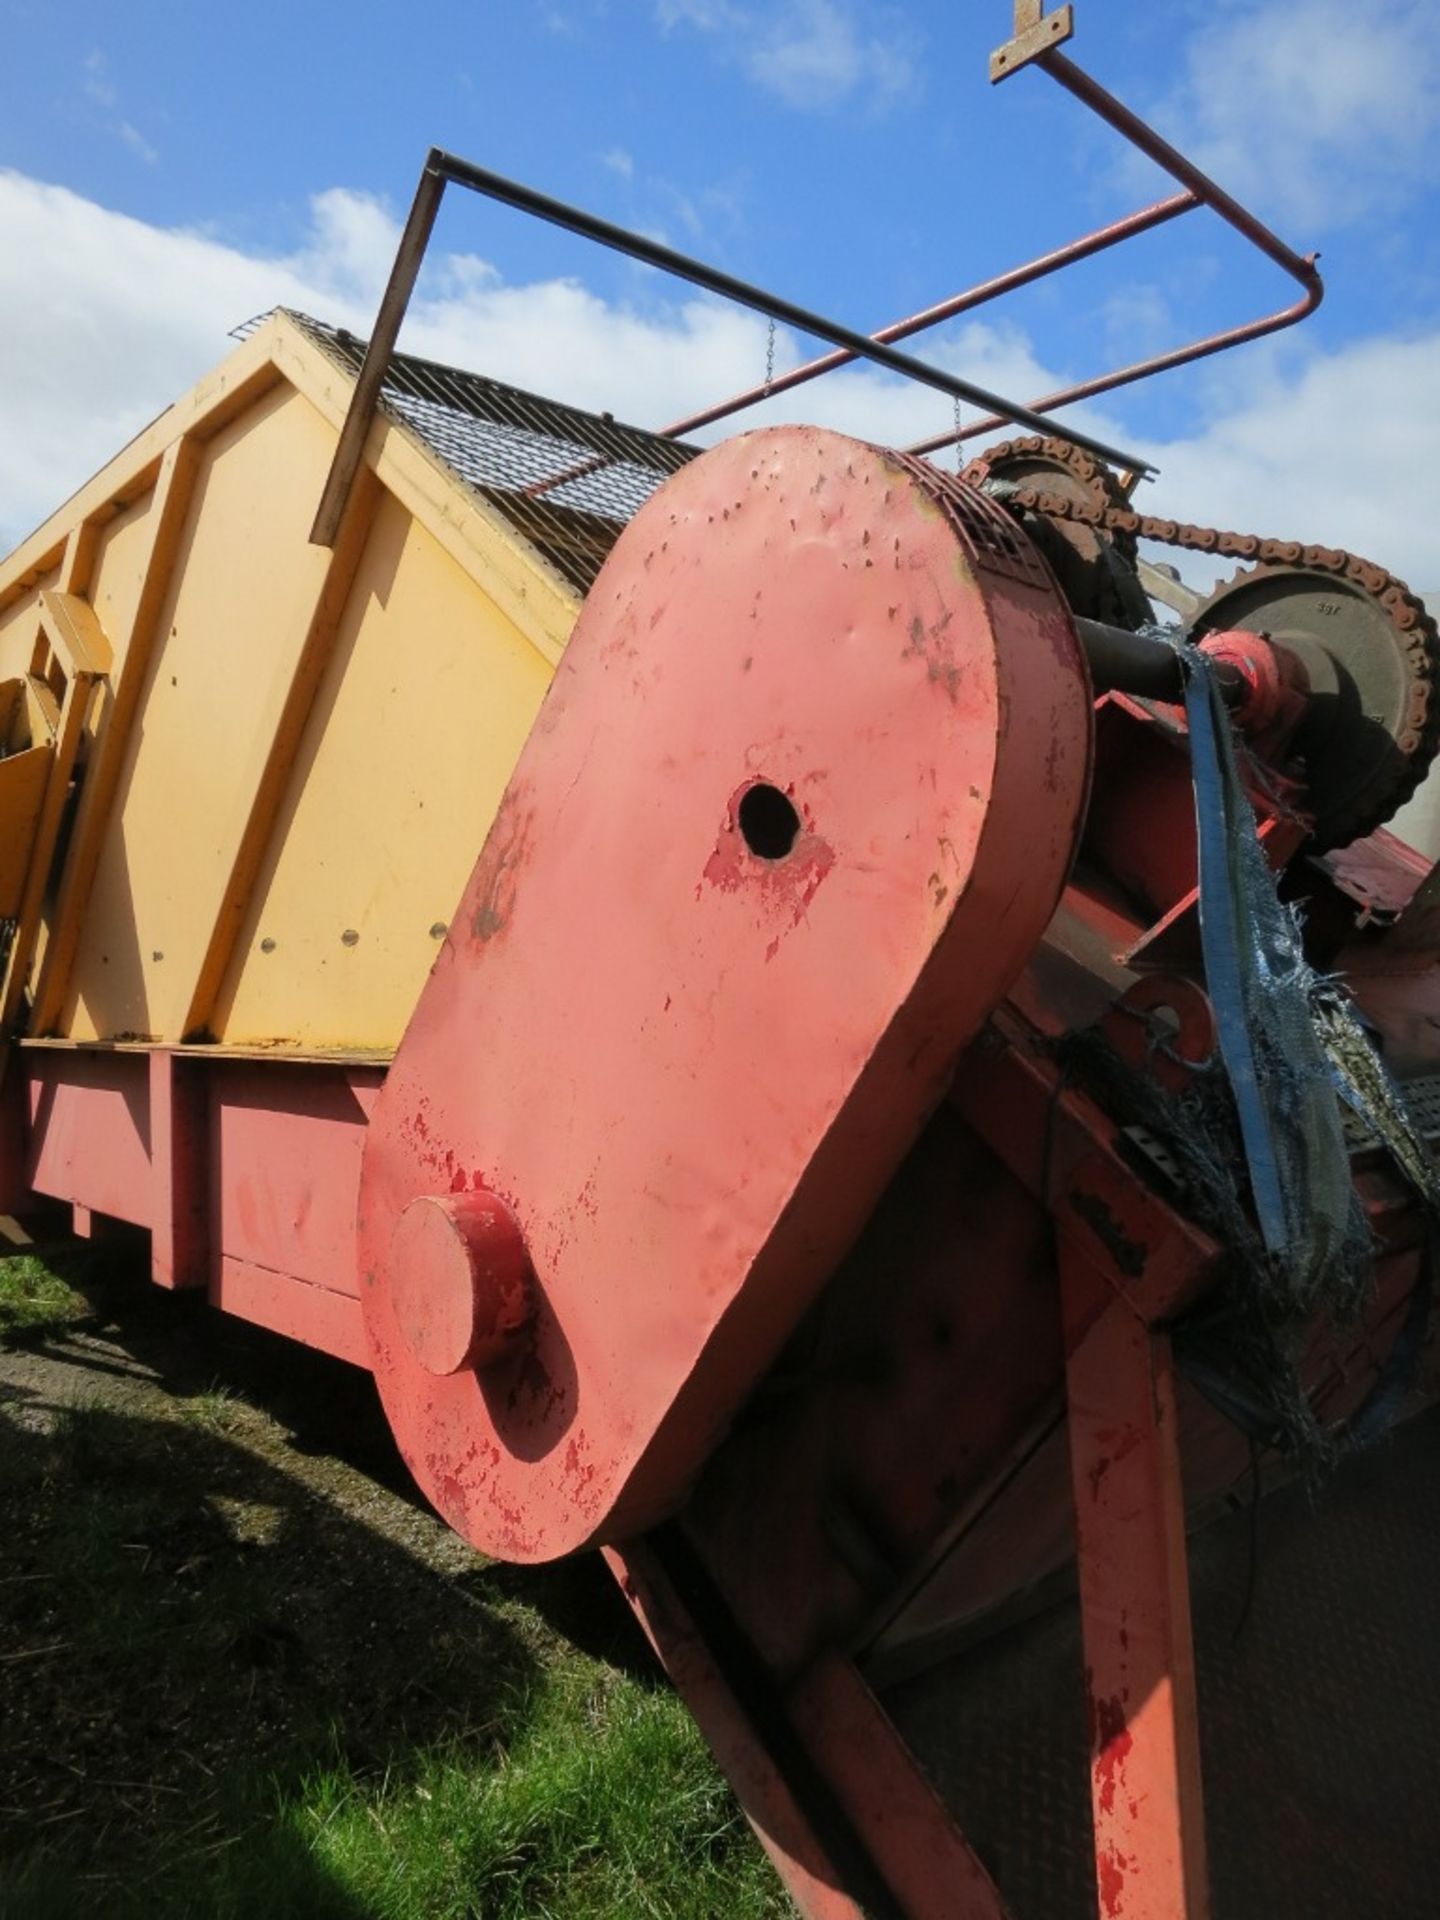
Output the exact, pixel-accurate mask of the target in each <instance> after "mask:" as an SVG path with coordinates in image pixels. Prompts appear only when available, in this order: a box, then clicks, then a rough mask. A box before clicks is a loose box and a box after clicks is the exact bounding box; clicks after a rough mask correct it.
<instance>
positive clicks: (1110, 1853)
mask: <svg viewBox="0 0 1440 1920" xmlns="http://www.w3.org/2000/svg"><path fill="white" fill-rule="evenodd" d="M1127 1865H1128V1862H1127V1861H1126V1859H1125V1856H1124V1854H1123V1853H1121V1851H1120V1849H1119V1848H1118V1847H1116V1846H1107V1847H1102V1848H1101V1849H1100V1851H1099V1853H1097V1855H1096V1857H1095V1876H1096V1881H1097V1883H1098V1885H1099V1889H1100V1910H1101V1912H1102V1913H1106V1914H1109V1915H1110V1916H1111V1920H1115V1917H1116V1916H1118V1915H1119V1914H1120V1913H1121V1912H1122V1911H1123V1902H1124V1899H1125V1869H1126V1867H1127Z"/></svg>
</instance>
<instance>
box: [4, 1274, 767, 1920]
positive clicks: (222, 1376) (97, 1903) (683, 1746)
mask: <svg viewBox="0 0 1440 1920" xmlns="http://www.w3.org/2000/svg"><path fill="white" fill-rule="evenodd" d="M85 1287H86V1296H87V1299H88V1302H89V1304H88V1307H87V1308H86V1309H85V1310H84V1312H83V1313H82V1315H81V1316H80V1317H79V1318H75V1317H72V1318H69V1319H62V1320H59V1321H57V1322H56V1323H54V1324H52V1325H51V1326H49V1327H48V1328H46V1329H44V1330H43V1331H41V1330H37V1328H36V1326H35V1324H34V1323H32V1325H31V1326H30V1328H29V1329H27V1331H26V1333H25V1335H24V1338H25V1339H26V1341H27V1342H28V1343H29V1344H30V1345H31V1346H32V1347H38V1348H39V1349H40V1356H39V1357H41V1358H44V1357H48V1358H53V1359H55V1360H57V1361H61V1362H63V1363H64V1366H65V1367H66V1368H67V1369H70V1370H71V1371H70V1372H69V1373H68V1374H67V1376H66V1378H67V1380H68V1381H69V1383H70V1385H69V1389H68V1390H69V1392H70V1393H71V1394H72V1395H73V1394H74V1393H75V1392H76V1391H77V1387H76V1384H75V1383H77V1382H78V1383H79V1386H78V1392H79V1394H80V1396H81V1398H80V1399H79V1400H78V1402H77V1403H73V1404H63V1403H62V1404H59V1405H57V1404H56V1390H55V1387H54V1383H53V1377H52V1376H51V1375H49V1374H47V1373H46V1370H45V1369H44V1367H43V1366H40V1365H36V1364H32V1363H31V1359H30V1357H22V1359H21V1361H20V1363H19V1364H16V1365H12V1366H10V1367H9V1368H7V1377H6V1380H5V1382H4V1383H0V1725H3V1727H4V1737H3V1741H0V1911H3V1913H4V1914H5V1915H6V1916H7V1920H15V1917H18V1916H31V1915H33V1916H36V1917H37V1920H39V1916H44V1920H68V1916H70V1915H72V1914H74V1915H80V1914H87V1915H88V1914H92V1913H97V1912H98V1913H102V1914H104V1915H106V1916H107V1917H108V1916H110V1915H115V1916H120V1917H121V1920H124V1917H125V1916H129V1915H136V1916H141V1915H143V1916H144V1920H161V1916H170V1915H174V1916H181V1915H190V1914H198V1913H205V1914H207V1915H215V1916H217V1917H220V1916H228V1915H231V1914H234V1915H236V1916H239V1915H241V1914H242V1913H243V1914H244V1915H246V1916H247V1920H250V1916H253V1915H254V1914H255V1913H257V1912H259V1913H263V1914H265V1915H267V1916H286V1915H292V1914H293V1915H296V1916H300V1915H305V1916H311V1915H314V1916H318V1917H319V1920H326V1917H327V1916H331V1915H333V1916H337V1920H349V1917H350V1916H354V1917H355V1920H360V1916H365V1920H371V1917H372V1916H373V1917H374V1920H432V1917H433V1920H462V1917H463V1916H470V1915H476V1916H478V1915H484V1916H487V1920H488V1917H489V1916H495V1920H521V1917H522V1916H525V1917H526V1920H528V1916H531V1915H541V1914H545V1915H555V1916H562V1915H567V1916H568V1915H574V1916H579V1915H596V1916H598V1915H602V1914H613V1915H615V1916H617V1917H618V1916H620V1915H626V1916H629V1915H632V1914H633V1915H637V1916H638V1915H646V1914H649V1915H655V1916H671V1915H674V1916H692V1915H693V1916H695V1920H703V1916H706V1915H709V1914H719V1913H724V1914H727V1915H730V1914H734V1915H736V1916H746V1915H755V1916H759V1915H768V1914H779V1913H781V1912H783V1911H785V1906H784V1903H783V1900H782V1899H781V1897H780V1895H779V1893H778V1890H777V1889H776V1886H775V1883H774V1880H773V1877H772V1876H771V1874H770V1871H769V1869H768V1866H766V1865H765V1864H764V1863H763V1861H762V1859H761V1857H760V1855H759V1852H758V1849H756V1848H755V1847H754V1845H753V1843H752V1842H751V1840H750V1838H749V1836H748V1833H747V1831H746V1830H745V1829H744V1827H743V1823H742V1822H741V1821H740V1819H739V1816H738V1814H737V1813H736V1811H735V1808H734V1806H733V1803H732V1802H731V1801H730V1799H729V1796H728V1794H727V1792H726V1791H725V1789H724V1787H723V1785H722V1784H721V1782H720V1780H719V1777H718V1775H717V1773H716V1771H715V1769H714V1766H713V1763H712V1762H711V1760H710V1758H709V1755H708V1754H707V1753H706V1751H705V1749H704V1746H703V1743H702V1742H701V1741H700V1738H699V1735H698V1734H697V1733H696V1732H695V1730H694V1728H693V1726H692V1725H691V1723H690V1721H689V1719H688V1716H687V1715H686V1714H685V1713H684V1710H683V1708H682V1707H681V1706H680V1705H679V1703H678V1701H677V1700H675V1698H674V1697H673V1695H672V1694H671V1693H670V1692H669V1691H668V1688H666V1687H665V1686H664V1685H663V1684H659V1683H657V1680H656V1675H655V1670H654V1668H653V1667H652V1666H650V1665H649V1664H648V1659H647V1657H646V1656H645V1655H644V1654H643V1653H642V1652H641V1651H640V1648H641V1647H643V1642H640V1640H639V1635H638V1631H637V1630H636V1629H635V1628H634V1627H633V1624H632V1623H631V1622H630V1619H629V1615H628V1611H627V1610H625V1609H624V1607H623V1603H622V1602H620V1601H619V1598H618V1595H616V1594H615V1592H614V1589H613V1587H612V1586H611V1584H610V1582H609V1580H608V1577H607V1576H605V1575H604V1573H603V1570H602V1569H601V1568H600V1567H599V1565H598V1562H595V1561H593V1560H592V1561H589V1562H582V1563H576V1564H575V1565H573V1566H565V1567H560V1568H556V1569H532V1570H523V1571H522V1570H518V1569H502V1568H499V1567H487V1566H485V1565H484V1564H482V1563H481V1562H480V1561H479V1560H478V1559H474V1560H467V1559H466V1558H465V1557H464V1556H463V1555H458V1554H454V1553H451V1554H450V1555H448V1557H447V1558H446V1562H445V1565H444V1567H443V1568H442V1567H439V1566H437V1565H435V1564H431V1562H430V1560H427V1558H426V1557H425V1555H424V1553H423V1551H421V1550H420V1548H419V1545H418V1543H419V1541H420V1537H421V1536H425V1537H433V1536H430V1535H429V1529H428V1527H427V1526H426V1525H425V1524H423V1523H420V1522H419V1521H418V1518H417V1520H416V1522H415V1526H416V1528H417V1530H418V1531H417V1536H416V1537H417V1550H416V1551H411V1550H410V1549H409V1548H408V1547H407V1546H406V1545H404V1544H400V1543H399V1542H398V1541H397V1539H396V1538H393V1537H388V1536H387V1532H386V1531H382V1530H380V1528H379V1527H378V1526H377V1527H372V1526H369V1525H366V1524H365V1523H364V1518H363V1512H364V1504H365V1493H364V1485H363V1483H361V1484H360V1487H359V1494H358V1499H359V1505H360V1513H359V1515H357V1513H356V1511H355V1508H356V1492H355V1486H354V1484H353V1483H352V1485H351V1490H350V1495H349V1497H348V1498H347V1501H346V1505H345V1506H344V1507H342V1506H341V1505H340V1504H338V1503H337V1501H336V1500H335V1499H333V1498H330V1497H328V1495H327V1492H326V1489H325V1484H324V1475H323V1474H322V1475H321V1476H320V1480H319V1484H318V1485H317V1484H314V1483H313V1476H311V1475H308V1474H307V1475H306V1476H305V1478H304V1479H302V1478H297V1477H296V1475H295V1474H294V1473H292V1472H289V1471H286V1469H285V1462H286V1458H287V1457H288V1456H289V1455H290V1454H292V1453H296V1452H299V1453H303V1454H309V1455H312V1456H325V1455H334V1456H336V1457H337V1458H338V1459H341V1460H343V1461H345V1462H346V1463H347V1464H348V1465H350V1466H354V1467H357V1468H359V1469H360V1471H361V1472H362V1473H363V1474H364V1475H366V1476H367V1477H368V1478H369V1479H372V1480H375V1481H378V1482H380V1483H381V1484H383V1485H384V1486H387V1487H390V1488H392V1489H394V1490H395V1491H396V1492H399V1493H401V1494H402V1495H404V1497H406V1498H409V1499H411V1500H415V1501H416V1503H417V1504H419V1502H418V1497H417V1496H416V1495H415V1494H414V1490H413V1487H412V1486H411V1485H410V1482H409V1480H408V1476H407V1475H406V1473H405V1470H404V1467H403V1464H402V1463H401V1462H400V1461H399V1458H398V1456H397V1455H396V1453H395V1450H394V1447H393V1444H392V1443H391V1441H390V1438H389V1434H388V1429H387V1428H386V1426H385V1422H384V1418H383V1414H382V1413H381V1411H380V1409H379V1406H378V1403H377V1401H376V1398H375V1395H374V1390H373V1386H372V1384H371V1382H370V1381H369V1379H368V1377H366V1376H364V1375H362V1374H359V1373H357V1372H356V1371H355V1370H354V1369H352V1368H349V1367H345V1366H343V1365H341V1364H340V1363H338V1362H332V1361H328V1360H325V1359H324V1358H323V1357H321V1356H317V1355H314V1354H310V1353H307V1352H306V1351H305V1350H304V1349H299V1348H295V1347H293V1346H291V1345H290V1344H289V1343H286V1342H282V1341H278V1340H274V1339H272V1338H271V1337H269V1336H266V1335H263V1334H259V1333H257V1332H256V1330H254V1329H251V1328H248V1327H245V1326H242V1325H240V1324H239V1323H236V1322H229V1321H226V1320H224V1319H223V1318H222V1317H221V1316H218V1315H214V1314H210V1313H208V1312H207V1311H206V1310H205V1309H204V1308H203V1306H202V1305H200V1303H197V1302H193V1301H189V1300H184V1299H181V1300H176V1299H173V1298H167V1297H158V1298H157V1296H155V1295H154V1294H153V1293H152V1292H151V1291H150V1289H149V1288H148V1285H146V1284H145V1283H143V1282H140V1283H135V1282H134V1281H132V1280H129V1279H127V1278H126V1277H125V1276H124V1275H123V1274H122V1273H116V1272H113V1271H112V1272H110V1273H108V1274H106V1273H103V1272H97V1269H96V1268H94V1267H92V1268H91V1269H90V1271H89V1272H88V1274H87V1276H86V1279H85ZM77 1328H81V1329H83V1334H84V1337H82V1338H79V1339H77V1337H76V1330H77ZM126 1371H130V1372H137V1371H138V1372H140V1373H141V1375H142V1377H144V1376H148V1377H149V1378H150V1379H152V1380H153V1381H154V1382H155V1383H156V1384H158V1385H160V1386H162V1387H163V1388H164V1389H165V1391H166V1392H167V1394H169V1395H171V1396H174V1397H175V1400H176V1402H177V1403H178V1408H179V1412H178V1415H177V1416H175V1417H172V1416H171V1415H170V1414H169V1413H168V1412H158V1413H157V1412H156V1411H154V1408H155V1403H154V1402H153V1401H150V1402H147V1403H146V1405H145V1407H144V1408H134V1407H130V1406H127V1405H126V1404H125V1403H124V1402H123V1401H120V1402H115V1401H113V1400H112V1399H111V1397H110V1396H111V1394H112V1393H113V1386H112V1383H111V1379H110V1376H112V1375H113V1374H115V1373H118V1372H126ZM87 1374H88V1375H89V1377H91V1378H93V1379H94V1380H95V1382H96V1394H97V1397H96V1398H94V1399H93V1400H87V1399H85V1398H84V1397H83V1396H84V1393H85V1388H84V1384H83V1382H84V1380H85V1378H86V1376H87ZM101 1392H103V1393H104V1394H105V1398H104V1399H101V1398H100V1397H98V1396H99V1395H100V1393H101ZM239 1399H243V1400H244V1401H245V1402H247V1403H248V1406H246V1407H237V1404H236V1402H237V1400H239ZM257 1408H258V1409H260V1410H261V1411H262V1412H263V1413H264V1415H266V1416H267V1419H266V1420H265V1421H258V1420H257V1419H256V1418H255V1416H254V1413H253V1411H252V1410H253V1409H257ZM269 1421H275V1422H278V1423H280V1426H281V1427H282V1428H284V1429H288V1433H289V1436H290V1437H287V1435H286V1434H285V1433H283V1432H282V1433H274V1429H273V1428H269V1425H268V1423H269ZM257 1427H265V1428H267V1430H268V1431H270V1432H271V1433H272V1434H273V1436H274V1437H273V1444H271V1445H268V1446H259V1447H257V1445H256V1444H255V1431H254V1430H255V1429H256V1428H257ZM242 1437H243V1440H244V1444H242V1443H241V1441H242ZM374 1498H375V1499H376V1500H377V1501H384V1495H383V1494H380V1493H378V1492H377V1493H376V1494H375V1496H374ZM386 1505H387V1506H393V1503H389V1502H386ZM399 1511H400V1515H401V1525H400V1528H399V1532H400V1536H401V1538H402V1539H403V1538H405V1537H408V1536H406V1535H405V1526H406V1525H407V1524H408V1523H405V1522H404V1519H403V1514H404V1510H403V1509H400V1510H399ZM395 1533H396V1525H395V1521H394V1514H393V1512H392V1514H391V1516H390V1523H389V1526H388V1534H389V1535H394V1534H395ZM552 1622H553V1626H552V1625H551V1624H549V1623H552ZM562 1635H563V1638H562V1637H560V1636H562ZM583 1649H588V1651H587V1650H583ZM592 1655H593V1656H595V1657H592ZM617 1656H618V1661H617ZM625 1668H633V1669H634V1670H635V1672H636V1673H638V1674H639V1675H641V1676H642V1679H641V1680H640V1682H639V1683H637V1679H636V1678H634V1677H631V1675H630V1674H629V1673H627V1672H626V1671H625V1670H624V1669H625Z"/></svg>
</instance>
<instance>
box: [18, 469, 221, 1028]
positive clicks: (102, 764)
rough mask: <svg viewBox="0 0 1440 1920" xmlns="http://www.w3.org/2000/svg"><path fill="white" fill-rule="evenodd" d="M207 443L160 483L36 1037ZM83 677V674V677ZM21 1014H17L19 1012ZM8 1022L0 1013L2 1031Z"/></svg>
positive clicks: (60, 987) (63, 896)
mask: <svg viewBox="0 0 1440 1920" xmlns="http://www.w3.org/2000/svg"><path fill="white" fill-rule="evenodd" d="M201 451H202V448H201V445H200V443H199V442H198V441H195V440H192V439H180V440H176V441H174V442H172V444H171V445H170V446H169V447H167V448H166V450H165V454H164V457H163V459H162V461H161V464H160V475H159V478H158V479H157V480H156V483H155V492H156V500H155V516H154V517H155V529H154V533H153V536H152V538H151V543H150V554H149V558H148V560H147V562H146V567H145V582H144V585H143V587H142V588H141V592H140V599H139V604H138V606H137V607H136V611H135V623H134V628H133V630H132V632H131V634H130V639H129V645H128V646H127V647H126V648H125V649H124V661H123V664H122V666H121V669H120V673H119V675H118V677H117V679H116V682H115V684H114V686H113V687H112V689H111V698H110V704H109V709H108V712H107V713H106V715H105V717H104V720H103V723H102V725H101V726H100V727H99V728H98V729H97V734H96V740H95V746H94V750H93V752H92V754H91V756H90V764H89V766H88V768H87V770H86V778H85V787H84V791H83V792H82V794H81V796H80V804H79V807H78V809H77V812H76V816H75V831H74V835H73V837H72V839H71V842H70V851H69V855H68V857H67V859H66V863H65V872H64V876H63V878H62V880H61V883H60V894H59V899H58V901H57V903H56V908H55V918H54V923H53V932H52V934H51V938H50V943H49V946H48V947H47V948H46V951H45V959H44V963H43V965H42V967H41V970H40V978H39V981H38V983H37V987H36V994H35V1007H34V1011H33V1014H32V1017H31V1022H30V1025H31V1030H32V1032H42V1033H43V1032H44V1031H46V1030H47V1029H48V1028H51V1027H53V1026H54V1025H55V1024H56V1023H57V1021H58V1020H59V1018H60V1013H61V1009H62V1007H63V1005H64V1000H65V993H66V989H67V987H68V986H69V983H70V970H71V967H72V966H73V964H74V960H75V951H76V948H77V946H78V945H79V941H80V932H81V927H82V924H83V922H84V917H85V909H86V905H87V903H88V901H89V898H90V888H91V885H92V884H93V882H94V879H95V868H96V865H97V863H98V861H99V858H100V848H101V845H102V842H103V839H104V834H105V827H106V823H107V821H108V820H109V817H110V808H111V805H112V803H113V801H114V798H115V791H116V787H117V785H118V783H119V779H120V771H121V768H122V766H123V764H124V759H125V749H126V745H127V742H128V738H129V733H130V726H131V723H132V721H133V720H134V718H135V713H136V709H137V707H138V706H139V702H140V694H141V690H142V688H143V686H144V683H145V675H146V670H147V668H148V667H149V664H150V658H151V655H152V653H153V651H154V646H155V641H156V639H157V629H158V622H159V613H160V607H161V604H162V602H163V600H164V597H165V594H166V593H167V591H168V590H169V586H170V578H171V572H172V568H173V563H174V559H175V553H176V549H177V547H178V545H179V542H180V539H181V535H182V533H183V531H184V527H185V521H186V516H187V513H188V511H189V506H190V498H191V494H192V491H193V488H194V483H195V476H196V473H197V471H198V469H199V463H200V455H201ZM77 677H78V676H77ZM11 1011H13V1009H12V1010H11ZM7 1030H8V1021H7V1020H6V1019H5V1018H4V1015H3V1012H0V1031H7Z"/></svg>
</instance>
